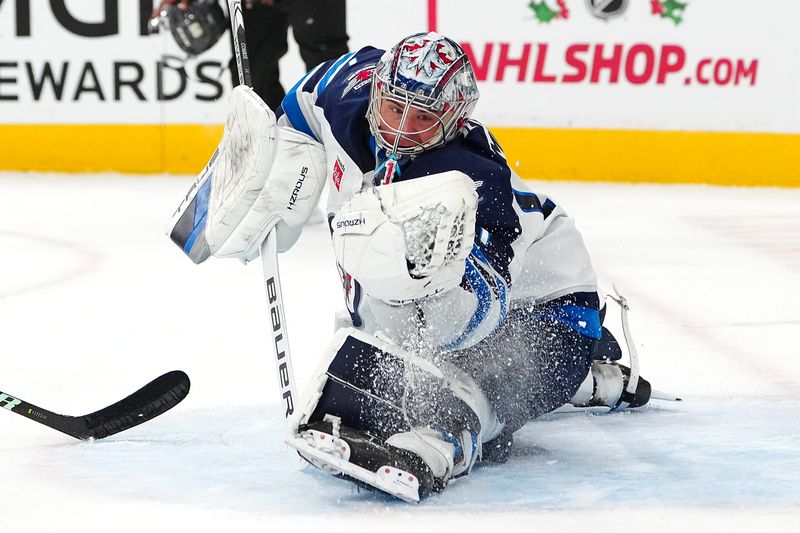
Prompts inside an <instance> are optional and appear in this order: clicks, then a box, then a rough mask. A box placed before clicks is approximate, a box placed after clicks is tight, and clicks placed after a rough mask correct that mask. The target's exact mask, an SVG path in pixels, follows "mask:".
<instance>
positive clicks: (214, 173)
mask: <svg viewBox="0 0 800 533" xmlns="http://www.w3.org/2000/svg"><path fill="white" fill-rule="evenodd" d="M324 179H325V151H324V149H323V147H322V145H321V144H320V143H318V142H316V141H315V140H314V139H312V138H311V137H309V136H308V135H306V134H304V133H301V132H299V131H297V130H295V129H293V128H289V127H285V126H279V125H277V123H276V119H275V114H274V113H273V112H272V110H270V109H269V107H267V105H266V104H265V103H264V102H263V101H262V100H261V99H260V98H259V97H258V95H256V94H255V92H253V90H252V89H251V88H250V87H247V86H244V85H240V86H237V87H236V88H234V89H233V92H232V93H231V99H230V107H229V111H228V116H227V119H226V121H225V130H224V133H223V136H222V141H221V142H220V144H219V146H218V147H217V149H216V151H215V152H214V154H213V155H212V156H211V159H210V160H209V162H208V164H207V165H206V167H205V168H204V169H203V171H202V172H201V173H200V174H199V175H198V176H197V178H196V179H195V181H194V183H193V184H192V186H191V188H190V189H189V192H188V193H187V194H186V196H185V197H184V199H183V201H182V202H181V203H180V205H179V206H178V209H177V210H176V211H175V213H174V214H173V216H172V219H171V221H170V224H169V228H168V230H167V233H168V234H169V236H170V239H172V241H173V242H174V243H175V244H177V245H178V246H179V247H180V248H181V249H182V250H183V252H184V253H185V254H186V255H187V256H189V258H190V259H192V261H194V262H195V263H201V262H203V261H205V260H206V259H207V258H208V257H209V256H210V255H214V256H216V257H234V258H239V259H241V260H243V261H251V260H253V259H255V258H256V257H258V254H259V247H260V245H261V243H262V242H263V241H264V239H265V238H266V236H267V234H268V233H269V232H270V231H272V229H273V228H276V229H277V245H278V251H285V250H288V249H289V248H291V246H292V245H293V244H294V243H295V242H296V241H297V239H298V238H299V236H300V233H301V232H302V229H303V226H304V225H305V223H306V221H307V220H308V218H309V217H310V216H311V212H312V211H313V209H314V207H315V206H316V205H317V202H318V200H319V197H320V195H321V194H322V189H323V185H324Z"/></svg>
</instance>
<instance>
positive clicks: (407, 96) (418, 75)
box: [367, 32, 479, 154]
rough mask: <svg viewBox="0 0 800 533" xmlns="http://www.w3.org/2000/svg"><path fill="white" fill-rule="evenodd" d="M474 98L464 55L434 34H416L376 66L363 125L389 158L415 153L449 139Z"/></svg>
mask: <svg viewBox="0 0 800 533" xmlns="http://www.w3.org/2000/svg"><path fill="white" fill-rule="evenodd" d="M478 96H479V95H478V87H477V83H476V81H475V73H474V71H473V70H472V64H471V63H470V61H469V59H468V58H467V55H466V53H465V52H464V50H463V49H462V48H461V47H460V46H459V45H458V44H457V43H456V42H455V41H453V40H451V39H448V38H447V37H444V36H442V35H439V34H438V33H434V32H431V33H418V34H415V35H412V36H410V37H406V38H405V39H403V40H402V41H401V42H400V43H398V44H396V45H395V46H394V47H392V49H391V50H389V51H387V52H386V53H385V54H383V56H382V57H381V59H380V61H379V62H378V64H377V65H376V67H375V72H374V74H373V77H372V88H371V93H370V104H369V110H368V111H367V120H368V121H369V125H370V130H371V131H372V135H373V136H374V137H375V142H376V143H377V144H378V145H379V146H381V147H383V148H385V149H386V150H387V151H388V152H389V153H396V154H418V153H421V152H423V151H424V150H429V149H431V148H435V147H437V146H441V145H443V144H445V143H447V142H449V141H451V140H453V139H454V138H455V136H456V134H457V133H458V130H459V129H460V128H461V127H462V126H463V125H464V123H465V122H466V121H467V120H468V119H469V117H470V115H471V114H472V110H473V109H474V108H475V104H476V103H477V101H478Z"/></svg>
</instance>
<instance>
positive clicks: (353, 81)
mask: <svg viewBox="0 0 800 533" xmlns="http://www.w3.org/2000/svg"><path fill="white" fill-rule="evenodd" d="M373 72H375V65H370V66H368V67H367V68H363V69H361V70H359V71H358V72H355V73H353V74H350V76H348V77H347V85H346V86H345V88H344V91H342V98H344V96H345V95H346V94H347V93H349V92H350V91H352V90H356V91H357V90H358V89H360V88H362V87H364V86H365V85H369V84H370V82H371V81H372V73H373Z"/></svg>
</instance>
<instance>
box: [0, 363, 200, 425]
mask: <svg viewBox="0 0 800 533" xmlns="http://www.w3.org/2000/svg"><path fill="white" fill-rule="evenodd" d="M190 385H191V383H190V381H189V376H187V375H186V373H185V372H182V371H180V370H173V371H172V372H167V373H166V374H164V375H163V376H160V377H158V378H156V379H154V380H153V381H151V382H150V383H148V384H147V385H145V386H144V387H142V388H141V389H139V390H137V391H136V392H134V393H133V394H131V395H130V396H128V397H126V398H124V399H122V400H120V401H118V402H116V403H114V404H111V405H109V406H108V407H104V408H103V409H100V410H99V411H95V412H94V413H90V414H88V415H83V416H68V415H60V414H58V413H54V412H52V411H48V410H47V409H42V408H41V407H37V406H36V405H33V404H31V403H28V402H26V401H24V400H21V399H19V398H15V397H13V396H10V395H8V394H5V393H3V392H0V407H4V408H6V409H8V410H9V411H12V412H14V413H17V414H19V415H22V416H24V417H26V418H30V419H31V420H33V421H35V422H38V423H40V424H43V425H45V426H47V427H49V428H52V429H55V430H57V431H60V432H62V433H66V434H67V435H69V436H71V437H75V438H76V439H80V440H89V439H103V438H106V437H108V436H110V435H115V434H117V433H119V432H121V431H125V430H126V429H130V428H132V427H135V426H138V425H139V424H143V423H144V422H147V421H148V420H152V419H153V418H155V417H157V416H159V415H161V414H164V413H166V412H167V411H169V410H170V409H172V408H173V407H175V406H176V405H178V404H179V403H181V401H183V399H184V398H186V395H187V394H189V387H190Z"/></svg>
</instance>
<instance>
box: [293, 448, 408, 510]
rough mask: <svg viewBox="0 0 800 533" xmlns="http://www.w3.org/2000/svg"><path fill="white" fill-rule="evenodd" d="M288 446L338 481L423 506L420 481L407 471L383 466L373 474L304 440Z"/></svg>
mask: <svg viewBox="0 0 800 533" xmlns="http://www.w3.org/2000/svg"><path fill="white" fill-rule="evenodd" d="M286 444H288V445H289V446H291V447H292V448H294V449H295V450H297V452H298V453H299V454H300V455H301V456H303V457H304V458H305V459H306V460H307V461H308V462H309V463H311V464H312V465H314V466H316V467H317V468H319V469H320V470H322V471H324V472H327V473H329V474H332V475H334V476H336V477H339V476H348V477H351V478H353V479H355V480H357V481H360V482H361V483H364V484H366V485H368V486H370V487H373V488H375V489H377V490H379V491H381V492H384V493H386V494H388V495H390V496H393V497H395V498H399V499H401V500H403V501H406V502H408V503H419V481H418V480H417V478H416V476H413V475H412V474H409V473H408V472H406V471H405V470H400V469H399V468H395V467H393V466H382V467H380V468H379V469H378V471H377V472H372V471H370V470H367V469H366V468H362V467H360V466H358V465H354V464H353V463H351V462H349V461H345V460H344V459H342V458H341V457H337V456H335V455H332V454H330V453H326V452H324V451H321V450H319V449H317V448H314V447H313V446H311V444H309V443H308V442H307V441H306V440H305V439H303V438H302V437H295V438H293V439H287V440H286Z"/></svg>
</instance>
